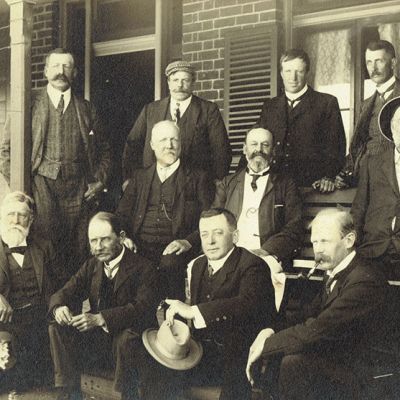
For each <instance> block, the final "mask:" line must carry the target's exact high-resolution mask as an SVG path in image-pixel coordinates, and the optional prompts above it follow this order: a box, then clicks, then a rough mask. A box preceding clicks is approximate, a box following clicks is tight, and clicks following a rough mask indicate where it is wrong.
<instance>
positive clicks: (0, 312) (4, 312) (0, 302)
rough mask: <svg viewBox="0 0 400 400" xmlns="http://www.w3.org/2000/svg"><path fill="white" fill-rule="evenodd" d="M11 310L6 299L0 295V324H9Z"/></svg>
mask: <svg viewBox="0 0 400 400" xmlns="http://www.w3.org/2000/svg"><path fill="white" fill-rule="evenodd" d="M12 315H13V309H12V307H11V306H10V304H9V303H8V301H7V299H6V298H5V297H4V296H3V295H1V294H0V322H11V320H12Z"/></svg>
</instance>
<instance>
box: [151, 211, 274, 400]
mask: <svg viewBox="0 0 400 400" xmlns="http://www.w3.org/2000/svg"><path fill="white" fill-rule="evenodd" d="M199 230H200V237H201V243H202V248H203V252H204V255H203V256H200V257H198V258H196V259H195V260H193V261H192V262H191V263H190V264H189V268H188V280H189V284H190V305H188V304H185V303H183V302H181V301H179V300H166V303H167V304H169V305H170V307H169V308H168V310H167V311H166V321H167V323H168V324H169V326H170V327H174V326H175V324H179V325H180V323H179V322H178V321H175V317H176V316H178V317H181V318H184V319H187V320H191V321H192V323H193V325H194V328H195V331H194V337H195V338H196V339H198V340H199V341H200V342H201V344H202V347H203V350H204V354H203V358H202V360H201V362H200V363H199V366H198V367H197V368H194V369H193V370H192V374H191V375H190V377H189V380H190V383H195V384H198V385H210V384H214V385H215V384H220V385H221V386H222V392H221V395H220V400H228V399H229V400H232V399H240V400H246V399H250V398H251V388H250V385H249V383H248V382H247V380H246V376H245V366H246V359H247V351H248V348H249V346H250V344H251V342H252V340H253V339H254V338H255V336H256V335H257V330H258V329H259V328H260V327H261V326H262V324H263V323H265V322H266V321H268V323H272V324H273V325H274V323H275V314H276V312H275V305H274V289H273V286H272V283H271V277H270V272H269V268H267V266H266V264H265V263H264V261H263V260H262V259H261V258H259V257H257V256H255V255H254V254H252V253H250V252H249V251H247V250H246V249H244V248H241V247H236V245H235V244H236V243H237V241H238V230H237V223H236V219H235V217H234V215H233V214H232V213H231V212H230V211H228V210H226V209H223V208H214V209H210V210H207V211H203V212H202V214H201V216H200V222H199ZM172 329H176V328H172ZM180 329H181V328H179V330H180ZM144 342H145V344H146V339H145V340H144ZM147 342H148V345H147V346H146V347H147V348H149V347H153V348H154V347H157V345H156V346H151V339H150V337H148V338H147ZM153 344H154V343H153ZM149 351H150V353H151V354H152V355H153V357H155V358H156V359H157V360H158V361H159V362H160V363H162V364H164V365H167V364H166V360H165V359H168V358H172V357H171V356H170V357H168V353H171V352H165V351H164V352H163V353H164V357H159V356H157V355H154V353H155V351H154V350H149ZM197 353H198V351H197ZM173 357H174V358H176V356H175V355H173ZM194 358H195V357H194ZM162 359H164V360H162ZM193 362H194V361H193ZM170 363H173V360H170ZM170 368H174V367H173V366H172V367H170ZM168 399H169V398H168Z"/></svg>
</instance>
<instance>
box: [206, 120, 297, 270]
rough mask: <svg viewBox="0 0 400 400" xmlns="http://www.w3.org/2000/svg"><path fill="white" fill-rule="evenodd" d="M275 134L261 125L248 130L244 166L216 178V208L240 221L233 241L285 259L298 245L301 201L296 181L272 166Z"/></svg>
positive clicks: (257, 251) (253, 249)
mask: <svg viewBox="0 0 400 400" xmlns="http://www.w3.org/2000/svg"><path fill="white" fill-rule="evenodd" d="M273 149H274V138H273V135H272V133H271V132H270V131H268V130H267V129H264V128H252V129H250V130H249V131H248V132H247V135H246V139H245V144H244V146H243V153H244V154H245V156H246V159H247V167H246V169H242V170H241V171H239V172H237V173H235V174H233V175H229V176H227V177H225V178H224V179H222V181H219V182H218V183H217V188H216V195H215V200H214V203H213V206H214V207H224V208H226V209H227V210H229V211H231V212H232V214H233V215H234V216H235V217H236V218H237V220H238V230H239V240H238V243H237V245H238V246H241V247H245V248H246V249H248V250H249V251H251V252H253V253H255V254H257V255H259V256H261V257H263V256H268V255H272V256H274V257H276V258H277V259H278V260H279V261H283V263H284V264H287V263H289V262H290V261H291V259H292V258H293V255H294V254H295V252H296V250H297V249H298V248H299V247H300V246H301V244H302V233H303V223H302V218H301V216H302V205H301V199H300V195H299V193H298V191H297V188H296V185H295V183H294V181H293V180H292V179H291V178H289V177H287V176H285V175H283V174H277V173H274V172H271V171H270V163H271V159H272V154H273Z"/></svg>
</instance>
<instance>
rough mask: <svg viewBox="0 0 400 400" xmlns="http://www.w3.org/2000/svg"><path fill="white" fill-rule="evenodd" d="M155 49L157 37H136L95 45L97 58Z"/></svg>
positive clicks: (94, 49)
mask: <svg viewBox="0 0 400 400" xmlns="http://www.w3.org/2000/svg"><path fill="white" fill-rule="evenodd" d="M153 49H155V35H144V36H136V37H131V38H126V39H117V40H110V41H108V42H97V43H93V51H94V55H95V57H101V56H110V55H114V54H123V53H134V52H137V51H144V50H153Z"/></svg>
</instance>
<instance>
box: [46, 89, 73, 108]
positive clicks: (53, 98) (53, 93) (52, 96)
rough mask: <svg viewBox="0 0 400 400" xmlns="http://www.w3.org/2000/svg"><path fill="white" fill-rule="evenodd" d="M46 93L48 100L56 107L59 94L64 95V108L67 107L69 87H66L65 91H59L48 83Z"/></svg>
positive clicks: (69, 93) (69, 98)
mask: <svg viewBox="0 0 400 400" xmlns="http://www.w3.org/2000/svg"><path fill="white" fill-rule="evenodd" d="M47 94H48V95H49V97H50V100H51V102H52V104H53V106H54V107H55V108H57V107H58V103H59V102H60V99H61V95H62V94H63V95H64V110H63V113H64V112H65V110H66V109H67V107H68V105H69V103H70V101H71V88H69V89H67V90H66V91H65V92H60V91H59V90H57V89H55V88H53V86H51V85H50V83H49V84H48V85H47Z"/></svg>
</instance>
